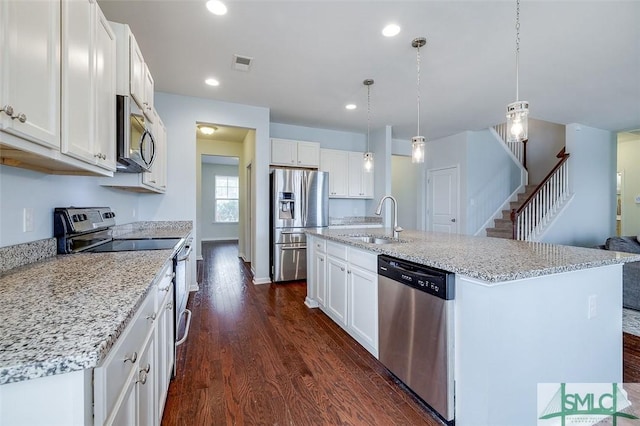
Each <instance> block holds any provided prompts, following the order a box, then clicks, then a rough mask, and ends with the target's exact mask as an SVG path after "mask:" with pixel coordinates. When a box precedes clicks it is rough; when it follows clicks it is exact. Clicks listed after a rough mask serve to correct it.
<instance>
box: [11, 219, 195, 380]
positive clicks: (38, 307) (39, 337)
mask: <svg viewBox="0 0 640 426" xmlns="http://www.w3.org/2000/svg"><path fill="white" fill-rule="evenodd" d="M190 224H191V223H190V222H189V226H186V227H175V228H174V230H173V231H170V230H169V228H171V227H167V226H160V227H156V226H150V227H149V226H147V227H146V229H145V227H140V226H135V227H133V228H132V229H129V230H128V232H129V233H132V234H133V233H134V232H135V235H137V236H136V237H135V238H151V237H153V238H158V235H161V236H160V238H164V237H166V238H183V237H185V236H187V235H188V234H189V233H190V232H191V225H190ZM156 228H157V229H156ZM172 232H173V234H171V233H172ZM125 234H126V233H125ZM131 238H134V237H131ZM54 241H55V240H54ZM29 244H32V243H29ZM174 254H175V249H174V250H148V251H129V252H113V253H80V254H69V255H57V256H52V257H49V258H47V259H44V260H41V259H38V261H36V262H35V263H30V264H28V265H24V266H20V267H17V268H13V269H10V270H8V271H6V272H4V273H2V274H0V300H2V305H3V306H2V309H0V385H3V384H6V383H13V382H19V381H23V380H29V379H35V378H38V377H45V376H51V375H54V374H62V373H67V372H71V371H76V370H82V369H86V368H93V367H96V366H97V365H99V363H100V362H101V361H102V359H104V357H105V356H106V355H107V354H108V352H109V350H110V349H111V347H112V346H113V345H114V344H115V342H116V340H117V339H118V337H119V336H120V335H121V334H122V332H123V331H124V329H125V327H126V326H127V325H128V323H129V321H130V320H131V318H132V317H133V315H134V314H135V312H136V311H137V309H138V308H139V307H140V305H141V303H142V302H143V300H144V298H145V297H146V296H147V294H148V293H149V291H150V290H151V289H152V287H153V285H154V284H155V282H156V280H158V279H161V278H162V277H161V276H160V275H159V274H160V272H161V271H162V270H163V268H164V266H165V265H167V264H168V263H170V262H171V259H172V257H173V255H174Z"/></svg>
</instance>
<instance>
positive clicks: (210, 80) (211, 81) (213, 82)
mask: <svg viewBox="0 0 640 426" xmlns="http://www.w3.org/2000/svg"><path fill="white" fill-rule="evenodd" d="M204 82H205V83H207V84H208V85H209V86H220V82H219V81H218V80H216V79H215V78H208V79H206V80H205V81H204Z"/></svg>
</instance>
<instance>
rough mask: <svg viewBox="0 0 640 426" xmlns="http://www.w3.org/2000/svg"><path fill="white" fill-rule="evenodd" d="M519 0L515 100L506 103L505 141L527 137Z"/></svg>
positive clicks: (517, 9) (527, 113)
mask: <svg viewBox="0 0 640 426" xmlns="http://www.w3.org/2000/svg"><path fill="white" fill-rule="evenodd" d="M519 68H520V0H516V101H515V102H512V103H510V104H509V105H507V129H509V131H508V134H507V142H522V141H525V140H527V139H528V138H529V120H528V115H529V102H527V101H521V100H520V92H519V87H518V86H519V83H520V81H519V80H520V73H519V71H520V69H519Z"/></svg>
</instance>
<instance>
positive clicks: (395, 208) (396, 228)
mask: <svg viewBox="0 0 640 426" xmlns="http://www.w3.org/2000/svg"><path fill="white" fill-rule="evenodd" d="M387 198H388V199H390V200H391V201H393V238H399V235H398V234H399V233H400V232H402V231H403V229H402V228H401V227H399V226H398V201H397V200H396V199H395V198H394V197H393V196H392V195H385V196H384V197H382V199H380V202H379V203H378V208H377V209H376V214H377V215H378V216H380V215H381V214H382V204H383V203H384V200H386V199H387Z"/></svg>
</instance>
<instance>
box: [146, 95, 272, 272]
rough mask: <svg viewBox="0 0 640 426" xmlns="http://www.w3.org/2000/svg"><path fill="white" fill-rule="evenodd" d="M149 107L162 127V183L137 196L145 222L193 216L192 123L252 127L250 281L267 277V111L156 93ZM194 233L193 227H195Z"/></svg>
mask: <svg viewBox="0 0 640 426" xmlns="http://www.w3.org/2000/svg"><path fill="white" fill-rule="evenodd" d="M155 106H156V109H157V110H158V113H159V114H160V116H161V117H162V119H163V121H164V123H165V126H166V128H167V141H168V164H167V168H168V170H167V173H168V182H169V184H168V186H167V192H166V194H165V195H164V196H163V197H161V198H158V199H153V198H151V197H146V196H143V199H141V201H140V210H141V214H142V215H144V217H145V218H148V219H149V220H193V221H194V223H195V220H196V184H197V179H196V168H197V163H198V162H199V161H200V159H199V158H196V132H195V128H196V127H195V126H196V122H197V121H198V122H207V123H219V124H221V125H229V126H236V127H245V128H250V129H255V130H256V132H255V148H254V149H255V152H254V153H253V155H254V158H252V159H251V160H249V159H245V161H251V163H252V170H253V175H252V179H253V181H254V182H253V185H254V187H255V191H253V194H252V197H255V200H254V201H255V202H254V203H253V206H252V209H253V212H254V214H253V217H252V219H253V221H254V222H253V223H254V225H255V234H254V235H253V236H252V237H253V238H252V241H253V242H254V244H253V247H254V249H253V250H254V252H255V255H254V256H252V265H251V267H252V269H254V270H255V275H254V281H255V282H257V283H262V282H270V279H269V153H270V150H269V109H267V108H261V107H253V106H248V105H240V104H233V103H228V102H220V101H214V100H210V99H202V98H194V97H188V96H180V95H173V94H168V93H161V92H158V93H156V94H155ZM195 233H196V235H197V234H198V229H197V225H196V230H195Z"/></svg>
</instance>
